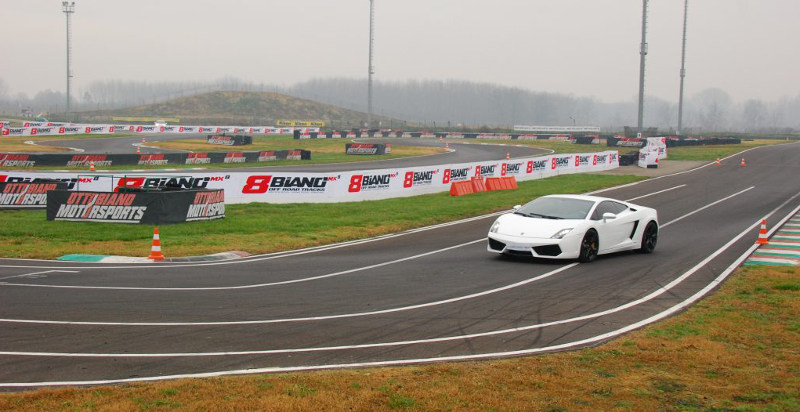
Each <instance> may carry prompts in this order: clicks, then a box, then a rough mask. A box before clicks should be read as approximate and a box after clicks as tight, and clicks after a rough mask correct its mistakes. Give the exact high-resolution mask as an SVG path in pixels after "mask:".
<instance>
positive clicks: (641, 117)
mask: <svg viewBox="0 0 800 412" xmlns="http://www.w3.org/2000/svg"><path fill="white" fill-rule="evenodd" d="M647 1H648V0H642V44H641V46H640V48H639V123H638V126H639V133H641V132H642V128H643V126H644V61H645V56H647Z"/></svg>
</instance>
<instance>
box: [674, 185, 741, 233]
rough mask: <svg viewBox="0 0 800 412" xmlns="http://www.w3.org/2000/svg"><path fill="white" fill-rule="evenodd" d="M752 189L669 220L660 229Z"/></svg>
mask: <svg viewBox="0 0 800 412" xmlns="http://www.w3.org/2000/svg"><path fill="white" fill-rule="evenodd" d="M754 188H755V186H750V187H748V188H747V189H744V190H741V191H739V192H736V193H734V194H732V195H730V196H728V197H724V198H722V199H720V200H717V201H716V202H712V203H709V204H707V205H705V206H703V207H701V208H699V209H697V210H695V211H694V212H690V213H687V214H685V215H683V216H681V217H679V218H676V219H673V220H670V221H669V222H667V223H664V224H663V225H661V227H662V228H663V227H667V226H669V225H671V224H673V223H676V222H679V221H681V220H683V219H685V218H687V217H689V216H692V215H694V214H696V213H699V212H701V211H703V210H706V209H708V208H709V207H712V206H715V205H717V204H719V203H722V202H724V201H726V200H728V199H731V198H734V197H736V196H739V195H740V194H742V193H745V192H747V191H750V190H753V189H754Z"/></svg>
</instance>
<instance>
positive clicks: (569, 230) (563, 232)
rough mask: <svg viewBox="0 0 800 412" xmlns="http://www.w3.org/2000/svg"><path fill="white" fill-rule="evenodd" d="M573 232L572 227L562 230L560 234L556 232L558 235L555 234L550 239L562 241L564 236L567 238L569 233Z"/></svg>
mask: <svg viewBox="0 0 800 412" xmlns="http://www.w3.org/2000/svg"><path fill="white" fill-rule="evenodd" d="M571 231H572V228H571V227H570V228H566V229H561V230H559V231H558V232H556V234H555V235H553V236H550V239H561V238H563V237H564V236H566V235H567V233H569V232H571Z"/></svg>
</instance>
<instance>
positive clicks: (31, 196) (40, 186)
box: [0, 182, 67, 209]
mask: <svg viewBox="0 0 800 412" xmlns="http://www.w3.org/2000/svg"><path fill="white" fill-rule="evenodd" d="M51 190H67V184H66V183H62V182H41V183H8V182H3V183H0V209H44V208H46V207H47V192H49V191H51Z"/></svg>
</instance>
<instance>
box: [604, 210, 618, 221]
mask: <svg viewBox="0 0 800 412" xmlns="http://www.w3.org/2000/svg"><path fill="white" fill-rule="evenodd" d="M616 218H617V215H615V214H613V213H610V212H607V213H603V221H604V222H605V221H606V220H614V219H616Z"/></svg>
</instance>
